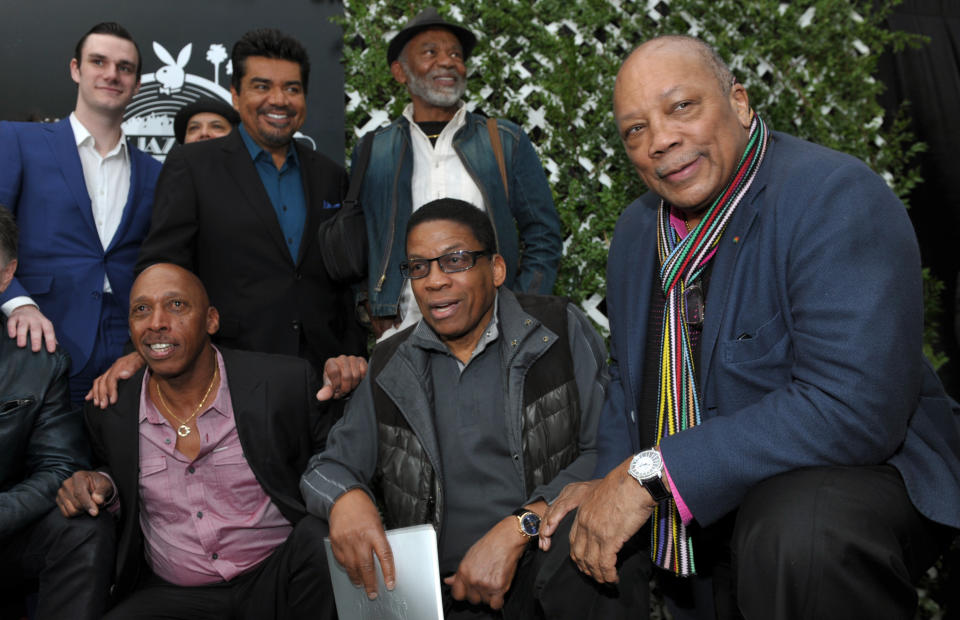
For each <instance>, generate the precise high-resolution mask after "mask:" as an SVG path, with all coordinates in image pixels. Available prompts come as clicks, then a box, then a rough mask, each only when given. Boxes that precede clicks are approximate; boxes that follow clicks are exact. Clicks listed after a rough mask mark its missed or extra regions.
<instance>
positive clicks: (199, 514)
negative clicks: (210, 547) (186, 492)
mask: <svg viewBox="0 0 960 620" xmlns="http://www.w3.org/2000/svg"><path fill="white" fill-rule="evenodd" d="M197 518H198V519H202V518H203V511H202V510H200V511H198V512H197ZM213 559H214V560H216V559H217V554H216V553H214V554H213Z"/></svg>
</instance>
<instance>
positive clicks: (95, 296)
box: [90, 291, 100, 299]
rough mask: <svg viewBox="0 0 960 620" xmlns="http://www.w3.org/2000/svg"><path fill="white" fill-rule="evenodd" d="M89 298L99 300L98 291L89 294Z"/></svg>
mask: <svg viewBox="0 0 960 620" xmlns="http://www.w3.org/2000/svg"><path fill="white" fill-rule="evenodd" d="M90 297H93V298H94V299H100V291H93V292H92V293H90Z"/></svg>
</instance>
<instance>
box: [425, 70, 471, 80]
mask: <svg viewBox="0 0 960 620" xmlns="http://www.w3.org/2000/svg"><path fill="white" fill-rule="evenodd" d="M435 78H453V79H454V80H456V82H457V83H458V84H459V83H460V82H461V81H463V77H461V75H460V74H459V73H457V72H456V71H453V70H450V69H433V70H432V71H430V72H429V73H427V79H428V80H433V79H435Z"/></svg>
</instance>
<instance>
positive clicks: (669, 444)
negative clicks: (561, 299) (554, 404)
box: [544, 37, 960, 619]
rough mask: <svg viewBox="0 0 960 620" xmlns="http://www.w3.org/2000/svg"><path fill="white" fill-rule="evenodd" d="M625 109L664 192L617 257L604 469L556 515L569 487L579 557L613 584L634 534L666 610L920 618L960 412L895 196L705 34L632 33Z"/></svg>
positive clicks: (950, 530)
mask: <svg viewBox="0 0 960 620" xmlns="http://www.w3.org/2000/svg"><path fill="white" fill-rule="evenodd" d="M614 116H615V119H616V122H617V126H618V129H619V132H620V136H621V139H622V140H623V143H624V146H625V147H626V150H627V155H628V156H629V157H630V160H631V162H632V163H633V165H634V167H635V168H636V170H637V172H638V174H639V175H640V177H641V178H642V179H643V181H644V183H645V184H646V185H647V187H649V188H650V190H651V191H650V192H649V193H647V194H646V195H644V196H642V197H641V198H640V199H639V200H637V201H636V202H634V203H633V204H631V205H630V206H629V207H627V209H626V210H625V211H624V213H623V215H622V216H621V218H620V221H619V223H618V224H617V228H616V233H615V235H614V238H613V244H612V246H611V248H610V255H609V259H608V273H607V305H608V309H609V318H610V331H611V358H612V365H611V384H610V389H609V391H608V394H607V400H606V404H605V407H604V411H603V414H602V419H601V425H600V431H599V437H598V451H599V455H598V464H597V475H599V476H605V477H604V478H603V479H602V480H598V481H595V482H594V483H592V484H591V485H589V486H588V487H578V488H576V491H577V493H571V494H568V496H567V497H565V498H560V499H558V500H557V501H556V502H555V503H554V504H553V506H552V508H551V511H550V514H548V515H546V518H545V528H544V529H545V530H546V532H547V534H549V533H550V532H551V531H552V528H553V527H554V526H555V523H556V521H557V520H558V517H560V516H561V515H562V514H563V513H564V512H566V511H568V510H570V509H571V508H572V507H573V506H575V505H577V504H579V511H578V513H577V517H576V519H575V521H574V524H573V526H572V529H571V533H570V541H571V556H572V557H573V559H574V561H575V562H576V563H577V565H578V567H579V568H580V570H582V571H583V572H584V573H586V574H588V575H590V576H591V577H593V578H594V579H596V580H597V581H599V582H603V583H611V582H615V581H617V578H618V564H617V561H618V554H619V555H621V556H622V555H623V554H622V553H620V552H621V550H623V551H624V552H626V549H624V545H625V544H633V545H637V546H640V547H642V548H643V550H642V551H641V552H640V553H644V554H646V553H649V554H650V557H651V559H652V560H653V562H654V563H655V564H656V565H658V566H660V567H662V568H663V569H665V570H661V571H657V574H658V576H659V577H660V579H659V580H660V583H661V585H662V587H663V589H664V591H665V592H666V593H667V594H668V596H669V597H670V598H671V599H672V600H673V602H674V612H675V613H674V617H683V618H686V617H697V618H702V617H709V618H715V617H718V618H736V617H746V618H764V619H768V618H774V619H779V618H818V619H822V618H912V617H913V614H914V611H915V608H916V602H917V596H916V590H915V589H914V586H913V584H914V582H915V581H916V580H917V579H918V578H919V577H920V576H921V575H922V574H923V572H924V571H925V570H926V569H927V567H928V566H929V565H930V564H931V563H932V562H933V561H934V560H935V559H936V557H937V556H938V555H939V553H940V552H941V551H942V550H943V549H944V548H945V546H946V545H947V543H948V541H949V540H950V538H951V537H952V536H954V535H955V534H956V529H955V528H957V527H960V458H958V451H960V432H958V417H957V410H956V409H955V404H954V403H952V401H951V400H950V399H949V398H948V397H947V396H946V395H945V394H944V391H943V388H942V386H941V385H940V382H939V381H938V379H937V377H936V375H935V374H934V372H933V370H932V368H931V367H930V365H929V364H927V363H926V362H925V360H924V359H923V354H922V352H921V344H922V329H923V304H922V297H923V292H922V287H921V276H920V254H919V251H918V248H917V243H916V239H915V238H914V234H913V230H912V229H911V226H910V222H909V220H908V218H907V215H906V212H905V210H904V208H903V205H902V204H901V203H900V201H898V200H897V198H896V197H895V196H894V195H893V193H892V192H891V191H890V189H889V188H888V187H887V185H886V183H884V181H883V180H882V179H881V178H880V177H879V176H877V175H876V174H875V173H873V172H872V171H871V170H869V169H868V168H867V167H866V166H865V165H864V164H863V163H862V162H860V161H858V160H856V159H854V158H852V157H849V156H847V155H844V154H841V153H837V152H835V151H831V150H829V149H826V148H822V147H819V146H816V145H813V144H810V143H807V142H804V141H801V140H798V139H796V138H793V137H791V136H788V135H786V134H782V133H778V132H773V131H769V130H768V129H767V127H766V126H765V125H764V124H763V122H762V120H761V119H760V117H759V116H758V115H757V114H755V113H754V111H753V110H752V109H751V107H750V104H749V100H748V98H747V92H746V90H745V89H744V87H743V86H742V85H740V84H738V83H737V82H736V80H735V79H734V78H733V76H732V74H731V73H730V70H729V69H728V68H727V67H726V66H725V65H724V64H723V62H722V61H721V60H720V59H719V58H718V57H717V56H716V53H715V52H714V51H713V50H712V49H710V48H709V47H708V46H707V45H706V44H704V43H703V42H702V41H699V40H697V39H692V38H688V37H662V38H658V39H654V40H652V41H649V42H647V43H645V44H644V45H642V46H640V47H639V48H638V49H637V50H635V51H634V52H633V54H631V56H630V57H629V58H628V59H627V60H626V62H625V63H624V64H623V66H622V67H621V69H620V73H619V74H618V76H617V82H616V87H615V90H614ZM647 523H649V525H646V524H647ZM628 541H629V543H628ZM634 557H636V556H634ZM620 559H621V560H622V559H623V558H622V557H621V558H620ZM673 575H676V576H675V577H674V576H673Z"/></svg>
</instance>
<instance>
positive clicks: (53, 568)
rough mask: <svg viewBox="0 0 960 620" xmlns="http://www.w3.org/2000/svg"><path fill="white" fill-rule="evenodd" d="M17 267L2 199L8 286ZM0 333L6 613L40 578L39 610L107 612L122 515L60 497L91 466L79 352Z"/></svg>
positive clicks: (0, 274) (1, 580)
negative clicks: (89, 510) (58, 501)
mask: <svg viewBox="0 0 960 620" xmlns="http://www.w3.org/2000/svg"><path fill="white" fill-rule="evenodd" d="M16 269H17V224H16V222H15V221H14V218H13V215H11V213H10V211H8V210H7V209H6V207H2V206H0V292H2V291H3V290H4V289H6V288H7V286H8V285H9V284H10V280H11V278H12V277H13V274H14V272H15V271H16ZM2 320H3V319H0V321H2ZM0 333H2V334H3V335H2V336H0V584H2V585H0V619H3V618H6V617H7V614H8V613H20V610H19V609H17V608H16V607H14V605H16V604H19V601H18V600H17V596H18V595H17V594H15V593H16V592H18V591H27V590H28V589H31V588H33V587H37V588H38V597H37V607H36V610H35V611H34V614H33V618H35V619H36V620H46V619H60V618H74V619H78V620H87V619H90V620H93V619H96V618H100V616H101V615H102V614H103V606H104V603H105V601H104V600H103V596H102V593H103V592H106V590H107V587H108V585H109V579H110V571H111V567H112V564H113V547H114V538H113V531H112V528H111V525H112V523H111V522H110V521H108V520H105V519H99V520H98V519H93V518H91V517H87V516H83V517H80V518H78V519H74V520H67V519H66V518H65V517H63V515H61V514H60V511H59V510H57V509H56V507H55V504H54V499H55V498H56V495H57V489H59V488H60V483H61V482H62V481H63V480H64V479H65V478H67V476H69V475H70V474H71V473H73V471H74V470H76V469H84V468H87V467H88V466H89V463H88V462H87V461H88V457H87V446H86V441H85V438H84V434H83V425H82V420H81V416H80V412H79V410H77V409H74V408H72V407H71V405H70V392H69V389H68V387H67V371H68V369H69V367H70V358H69V356H68V355H67V354H66V353H65V352H64V351H62V350H61V349H59V348H58V349H57V350H56V351H55V352H53V353H49V352H47V351H46V349H41V350H40V351H31V350H30V349H29V348H19V347H17V343H16V340H15V339H11V338H8V337H7V336H6V330H0ZM11 603H12V605H11ZM7 605H10V607H7Z"/></svg>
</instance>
